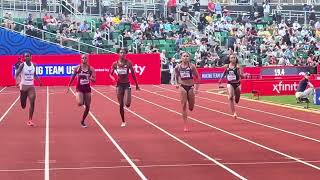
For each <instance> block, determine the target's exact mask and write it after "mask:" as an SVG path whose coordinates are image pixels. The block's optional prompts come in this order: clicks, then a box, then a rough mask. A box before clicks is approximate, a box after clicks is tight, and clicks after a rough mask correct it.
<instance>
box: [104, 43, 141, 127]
mask: <svg viewBox="0 0 320 180" xmlns="http://www.w3.org/2000/svg"><path fill="white" fill-rule="evenodd" d="M127 52H128V51H127V49H124V48H122V49H119V50H118V53H119V60H117V61H115V62H114V63H113V64H112V66H111V72H110V74H109V76H110V79H111V80H113V81H114V82H117V98H118V102H119V106H120V116H121V120H122V123H121V127H125V126H126V121H125V119H124V105H126V107H130V105H131V87H130V80H129V73H130V72H131V76H132V78H133V81H134V83H135V84H136V90H138V91H139V90H140V88H139V85H138V82H137V78H136V75H135V72H134V69H133V65H132V62H131V61H129V60H127V59H126V55H127ZM115 75H116V76H115ZM116 78H117V80H116Z"/></svg>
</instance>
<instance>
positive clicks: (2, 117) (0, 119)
mask: <svg viewBox="0 0 320 180" xmlns="http://www.w3.org/2000/svg"><path fill="white" fill-rule="evenodd" d="M19 99H20V96H18V97H17V99H16V100H15V101H14V102H13V103H12V104H11V106H10V107H9V108H8V109H7V111H6V112H5V113H4V114H3V115H2V116H1V118H0V122H1V121H2V120H3V119H4V118H5V117H6V115H7V114H8V113H9V111H10V110H11V109H12V108H13V106H14V105H15V104H16V103H17V101H18V100H19Z"/></svg>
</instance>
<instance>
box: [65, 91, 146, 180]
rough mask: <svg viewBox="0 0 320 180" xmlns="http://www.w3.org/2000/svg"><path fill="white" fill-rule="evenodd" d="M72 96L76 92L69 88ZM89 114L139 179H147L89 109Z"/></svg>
mask: <svg viewBox="0 0 320 180" xmlns="http://www.w3.org/2000/svg"><path fill="white" fill-rule="evenodd" d="M70 90H71V92H72V93H73V95H74V96H76V94H75V93H74V91H73V90H72V89H70ZM89 115H90V116H91V117H92V119H93V120H94V121H95V122H96V123H97V124H98V126H99V127H100V128H101V130H102V131H103V132H104V134H105V135H107V137H108V138H109V139H110V140H111V142H112V143H113V145H114V146H115V147H116V148H117V149H118V151H119V152H120V153H121V154H122V156H123V157H124V158H125V159H126V160H127V161H128V163H129V164H130V165H131V167H132V168H133V169H134V170H135V171H136V173H137V174H138V175H139V176H140V178H141V179H143V180H147V178H146V177H145V176H144V174H143V173H142V172H141V170H140V169H139V168H138V167H137V165H136V164H134V162H132V160H131V159H130V158H129V156H128V155H127V154H126V152H125V151H124V150H123V149H122V148H121V147H120V145H119V144H118V143H117V142H116V141H115V140H114V139H113V137H112V136H111V134H110V133H109V132H108V131H107V130H106V129H105V128H104V127H103V125H102V124H101V123H100V122H99V120H98V119H97V118H96V117H95V116H94V114H93V113H92V112H91V111H89Z"/></svg>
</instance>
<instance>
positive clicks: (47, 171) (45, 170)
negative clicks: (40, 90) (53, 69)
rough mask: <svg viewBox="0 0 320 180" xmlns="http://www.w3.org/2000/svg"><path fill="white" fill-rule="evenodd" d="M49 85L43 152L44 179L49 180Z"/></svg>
mask: <svg viewBox="0 0 320 180" xmlns="http://www.w3.org/2000/svg"><path fill="white" fill-rule="evenodd" d="M49 96H50V93H49V87H48V86H47V109H46V137H45V138H46V139H45V154H44V159H45V160H44V162H45V163H44V179H45V180H49V179H50V155H49V149H50V147H49V144H50V138H49V135H50V134H49V129H50V118H49V112H50V110H49Z"/></svg>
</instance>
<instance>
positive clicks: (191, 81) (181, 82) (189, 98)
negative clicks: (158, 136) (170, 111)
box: [175, 52, 199, 131]
mask: <svg viewBox="0 0 320 180" xmlns="http://www.w3.org/2000/svg"><path fill="white" fill-rule="evenodd" d="M189 57H190V55H189V53H187V52H182V53H181V63H180V64H179V65H177V66H176V68H175V73H176V76H175V77H176V82H177V86H176V87H177V88H179V87H180V86H181V88H180V96H181V105H182V119H183V122H184V131H188V126H187V119H188V115H187V103H188V105H189V110H190V111H192V110H193V108H194V104H195V93H197V92H198V89H199V73H198V71H197V68H196V66H195V65H193V64H191V63H190V62H189ZM194 85H195V92H194V90H193V89H194Z"/></svg>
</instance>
